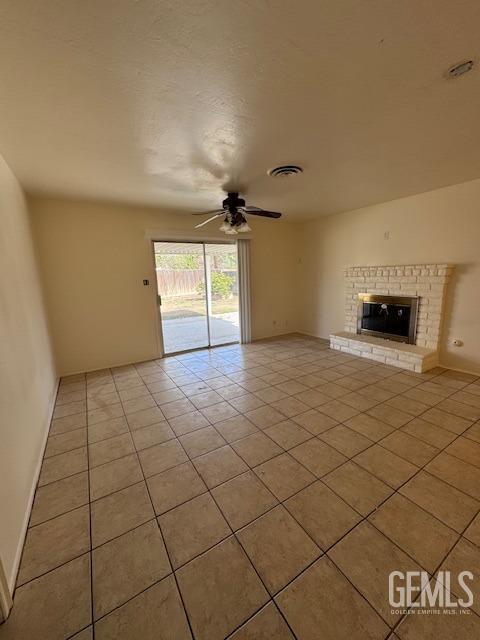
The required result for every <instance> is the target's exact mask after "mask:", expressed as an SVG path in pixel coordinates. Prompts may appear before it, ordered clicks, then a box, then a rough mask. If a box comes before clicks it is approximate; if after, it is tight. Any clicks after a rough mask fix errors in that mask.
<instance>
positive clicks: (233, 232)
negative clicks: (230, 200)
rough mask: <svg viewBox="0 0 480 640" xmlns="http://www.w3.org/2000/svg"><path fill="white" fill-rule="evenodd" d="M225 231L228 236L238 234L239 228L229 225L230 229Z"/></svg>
mask: <svg viewBox="0 0 480 640" xmlns="http://www.w3.org/2000/svg"><path fill="white" fill-rule="evenodd" d="M225 233H226V234H227V235H228V236H236V235H237V230H236V229H235V228H234V227H230V226H229V227H228V229H227V230H226V231H225Z"/></svg>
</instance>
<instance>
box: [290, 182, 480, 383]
mask: <svg viewBox="0 0 480 640" xmlns="http://www.w3.org/2000/svg"><path fill="white" fill-rule="evenodd" d="M385 234H387V235H388V239H387V238H386V237H385ZM300 242H301V247H302V251H301V259H302V265H301V267H302V294H301V299H302V308H303V310H304V313H303V319H301V321H300V329H301V330H303V331H305V332H306V333H309V334H312V335H315V336H319V337H323V338H327V337H328V335H329V333H330V332H331V331H338V330H342V329H343V326H344V273H343V270H344V268H345V267H347V266H355V265H391V264H409V263H429V262H430V263H432V262H450V263H453V264H455V265H456V268H455V270H454V277H453V280H452V282H451V284H450V285H449V290H448V294H447V310H446V322H445V326H444V331H443V339H442V344H441V356H440V358H441V363H442V364H443V365H444V366H448V367H452V368H456V369H462V370H465V371H472V372H476V373H480V180H475V181H472V182H467V183H463V184H459V185H454V186H452V187H447V188H445V189H438V190H436V191H430V192H428V193H424V194H421V195H417V196H412V197H409V198H402V199H399V200H393V201H391V202H387V203H384V204H379V205H376V206H372V207H366V208H364V209H358V210H356V211H349V212H347V213H343V214H337V215H333V216H328V217H326V218H323V219H321V220H320V221H318V222H315V223H308V224H304V225H302V233H301V240H300ZM455 338H459V339H461V340H463V342H464V346H463V347H461V348H457V347H454V346H452V345H451V341H452V340H453V339H455Z"/></svg>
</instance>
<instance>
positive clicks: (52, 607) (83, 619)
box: [0, 554, 91, 640]
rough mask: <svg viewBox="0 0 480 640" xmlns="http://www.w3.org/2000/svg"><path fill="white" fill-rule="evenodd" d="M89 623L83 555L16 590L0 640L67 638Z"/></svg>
mask: <svg viewBox="0 0 480 640" xmlns="http://www.w3.org/2000/svg"><path fill="white" fill-rule="evenodd" d="M72 603H75V606H72ZM90 623H91V592H90V557H89V555H88V554H85V555H83V556H81V557H80V558H76V559H75V560H72V561H70V562H68V563H67V564H64V565H62V566H61V567H59V568H58V569H55V570H54V571H50V572H49V573H46V574H45V575H44V576H41V577H40V578H37V579H36V580H32V581H31V582H28V583H27V584H25V585H23V586H22V587H19V588H18V589H17V590H16V592H15V604H14V606H13V609H12V611H11V613H10V616H9V618H8V620H7V621H6V622H5V623H4V624H3V625H1V626H0V637H1V638H2V640H30V639H32V640H33V639H34V640H53V639H54V638H69V637H70V636H71V635H73V634H74V633H76V632H77V631H79V630H80V629H83V628H84V627H86V626H87V625H89V624H90Z"/></svg>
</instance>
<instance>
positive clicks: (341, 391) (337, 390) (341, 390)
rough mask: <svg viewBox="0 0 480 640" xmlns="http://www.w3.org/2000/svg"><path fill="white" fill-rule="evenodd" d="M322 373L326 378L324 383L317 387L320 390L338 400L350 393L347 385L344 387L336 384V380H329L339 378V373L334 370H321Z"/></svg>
mask: <svg viewBox="0 0 480 640" xmlns="http://www.w3.org/2000/svg"><path fill="white" fill-rule="evenodd" d="M320 375H321V376H322V377H323V378H324V384H322V385H319V386H318V387H317V389H318V391H321V393H324V394H326V395H327V396H329V397H330V398H331V399H333V400H337V399H338V398H341V397H342V396H346V395H347V394H348V393H350V391H349V390H348V389H345V387H342V386H341V385H339V384H335V382H333V381H331V382H327V380H328V379H329V378H332V380H337V379H338V377H339V376H338V373H336V372H332V371H321V372H320Z"/></svg>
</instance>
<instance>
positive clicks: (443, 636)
mask: <svg viewBox="0 0 480 640" xmlns="http://www.w3.org/2000/svg"><path fill="white" fill-rule="evenodd" d="M395 632H396V634H397V636H398V637H399V638H400V640H452V638H455V640H472V638H478V637H480V618H479V617H478V616H476V615H475V614H473V615H462V616H460V615H420V616H419V615H413V616H412V615H408V616H405V618H404V619H403V620H402V622H401V623H400V625H399V626H398V627H397V628H396V629H395Z"/></svg>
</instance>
